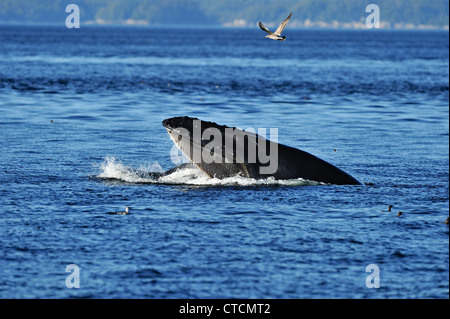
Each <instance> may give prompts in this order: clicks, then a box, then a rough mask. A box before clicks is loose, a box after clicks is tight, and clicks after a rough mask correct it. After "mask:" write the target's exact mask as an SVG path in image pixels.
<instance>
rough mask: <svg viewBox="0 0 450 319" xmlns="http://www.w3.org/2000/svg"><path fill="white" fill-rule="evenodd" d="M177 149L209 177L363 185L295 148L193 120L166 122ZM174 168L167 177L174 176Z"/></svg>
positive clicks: (181, 119) (237, 130)
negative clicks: (298, 180) (298, 179)
mask: <svg viewBox="0 0 450 319" xmlns="http://www.w3.org/2000/svg"><path fill="white" fill-rule="evenodd" d="M162 124H163V126H164V127H165V128H166V129H167V132H168V133H169V136H170V138H171V139H172V140H173V142H174V143H175V145H176V146H177V147H178V148H179V149H180V150H181V151H182V152H183V153H184V154H185V155H186V156H187V157H188V158H189V160H190V161H191V163H188V164H184V165H192V164H193V165H195V166H196V167H198V168H199V169H200V170H201V171H203V172H204V173H205V174H206V175H208V176H209V177H215V178H226V177H231V176H236V175H240V176H243V177H248V178H255V179H263V178H269V177H273V178H275V179H297V178H302V179H306V180H310V181H316V182H322V183H327V184H336V185H360V184H361V183H360V182H359V181H358V180H356V179H355V178H354V177H352V176H350V175H349V174H347V173H345V172H344V171H342V170H340V169H339V168H337V167H335V166H333V165H332V164H330V163H328V162H326V161H324V160H322V159H320V158H318V157H316V156H314V155H312V154H310V153H307V152H305V151H302V150H299V149H296V148H294V147H290V146H286V145H283V144H279V143H277V142H274V141H270V140H269V139H266V138H265V137H264V136H261V134H256V133H253V132H250V131H243V130H241V129H238V128H235V127H228V126H225V125H219V124H216V123H213V122H208V121H202V120H200V119H198V118H192V117H187V116H184V117H173V118H169V119H165V120H164V121H163V122H162ZM176 169H177V168H174V169H172V170H170V171H168V172H166V173H165V175H167V174H168V173H169V172H173V171H174V170H176Z"/></svg>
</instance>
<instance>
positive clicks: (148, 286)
mask: <svg viewBox="0 0 450 319" xmlns="http://www.w3.org/2000/svg"><path fill="white" fill-rule="evenodd" d="M264 35H265V34H264V33H263V32H262V31H261V30H259V29H257V28H256V27H255V28H252V29H226V28H162V27H156V28H154V27H107V26H103V27H97V26H95V27H94V26H91V27H89V26H82V27H81V28H80V29H67V28H65V27H56V26H53V27H50V26H49V27H44V26H27V27H20V26H0V206H1V208H2V212H1V214H0V236H1V241H0V297H1V298H448V297H449V229H448V225H445V224H444V223H443V222H444V221H445V220H446V218H447V217H448V215H449V46H448V45H449V34H448V31H412V30H410V31H381V30H358V31H356V30H347V31H344V30H295V29H289V28H287V29H286V30H285V35H286V36H287V40H286V41H285V42H283V43H280V42H277V41H272V40H269V39H265V38H264ZM184 115H188V116H194V117H199V118H201V119H203V120H209V121H214V122H217V123H219V124H223V125H228V126H237V127H241V128H248V127H251V128H267V129H269V128H277V129H278V141H279V142H280V143H283V144H286V145H290V146H293V147H297V148H300V149H302V150H304V151H307V152H310V153H312V154H314V155H316V156H318V157H320V158H322V159H324V160H326V161H328V162H330V163H332V164H334V165H336V166H338V167H339V168H341V169H343V170H344V171H346V172H348V173H349V174H351V175H352V176H354V177H355V178H357V179H358V180H360V181H362V182H364V183H366V184H365V185H361V186H334V185H315V184H300V185H287V184H277V183H268V184H262V183H256V182H251V181H250V182H249V183H248V184H242V183H228V184H226V183H225V184H216V183H208V182H206V183H196V184H195V183H184V182H183V180H181V182H180V181H179V183H174V184H154V183H146V182H142V180H140V179H138V178H135V179H134V177H133V176H134V175H133V174H131V175H130V174H128V173H130V172H131V173H133V172H134V171H138V170H153V169H154V168H155V167H158V168H159V169H163V170H167V169H170V168H172V167H173V166H174V164H173V163H172V161H171V157H170V151H171V149H172V146H173V143H172V141H171V140H170V138H169V136H168V135H167V132H166V130H165V129H164V127H163V126H162V125H161V121H162V120H164V119H165V118H169V117H172V116H184ZM127 174H128V175H127ZM388 205H393V208H392V211H391V212H388V211H387V208H388ZM126 206H129V207H130V214H128V215H112V214H108V212H118V211H122V210H124V208H125V207H126ZM399 211H401V212H402V215H401V216H398V212H399ZM69 264H76V265H78V266H79V268H80V288H79V289H75V288H74V289H69V288H67V287H66V278H67V276H68V275H69V273H66V266H67V265H69ZM370 264H375V265H377V266H378V268H379V271H380V272H379V278H380V288H372V289H371V288H368V287H367V286H366V279H367V277H368V276H369V275H371V274H372V273H370V272H366V267H367V266H368V265H370Z"/></svg>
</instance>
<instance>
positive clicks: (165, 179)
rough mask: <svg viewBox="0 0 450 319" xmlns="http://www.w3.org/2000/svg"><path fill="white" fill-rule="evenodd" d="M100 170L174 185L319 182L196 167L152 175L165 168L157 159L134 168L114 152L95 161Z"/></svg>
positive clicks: (129, 178) (126, 178)
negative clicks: (212, 173)
mask: <svg viewBox="0 0 450 319" xmlns="http://www.w3.org/2000/svg"><path fill="white" fill-rule="evenodd" d="M98 167H99V168H100V173H99V174H98V175H97V178H101V179H115V180H119V181H123V182H127V183H150V184H175V185H198V186H271V185H272V186H306V185H319V184H321V183H317V182H313V181H308V180H304V179H301V178H298V179H287V180H276V179H275V178H273V177H269V178H266V179H254V178H247V177H242V176H233V177H227V178H223V179H219V178H210V177H208V176H207V175H205V174H204V173H203V172H202V171H200V170H199V169H197V168H182V169H180V170H177V171H175V172H173V173H171V174H169V175H164V176H160V177H152V176H150V175H151V173H163V172H164V170H163V169H162V167H161V166H160V165H159V164H158V163H153V164H149V165H147V166H143V165H141V167H140V168H139V169H133V168H131V167H129V166H126V165H124V164H123V163H122V162H121V161H120V160H117V159H116V158H115V157H113V156H108V157H106V158H105V160H104V162H103V163H102V164H100V165H98Z"/></svg>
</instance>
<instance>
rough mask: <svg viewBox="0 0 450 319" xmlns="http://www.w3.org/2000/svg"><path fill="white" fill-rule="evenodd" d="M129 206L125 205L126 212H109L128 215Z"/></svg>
mask: <svg viewBox="0 0 450 319" xmlns="http://www.w3.org/2000/svg"><path fill="white" fill-rule="evenodd" d="M129 209H130V208H129V207H125V211H124V212H111V213H108V214H110V215H128V214H129Z"/></svg>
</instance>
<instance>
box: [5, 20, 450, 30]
mask: <svg viewBox="0 0 450 319" xmlns="http://www.w3.org/2000/svg"><path fill="white" fill-rule="evenodd" d="M267 25H268V26H269V27H273V26H274V24H273V25H272V23H267ZM0 26H61V27H66V26H65V24H62V23H42V22H39V23H38V22H20V21H2V22H0ZM81 26H89V27H90V26H120V27H156V28H165V27H167V28H177V27H184V28H185V27H188V28H229V29H253V28H259V27H258V24H257V22H255V23H250V22H246V21H241V20H237V21H233V22H229V23H223V24H198V25H197V24H150V23H149V22H147V21H143V20H130V19H129V20H119V21H106V20H100V21H97V20H88V21H81ZM289 28H290V29H296V30H298V29H300V30H307V29H311V30H318V29H324V30H327V29H335V30H373V29H368V28H367V27H366V25H365V24H364V23H362V22H345V23H341V22H337V21H334V22H332V23H326V22H323V21H318V22H311V21H305V22H300V21H298V20H294V21H291V23H290V25H289ZM378 29H380V30H446V31H448V30H449V26H448V25H444V26H439V25H423V24H421V25H414V24H412V23H394V24H392V23H389V22H385V21H381V23H380V28H378Z"/></svg>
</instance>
